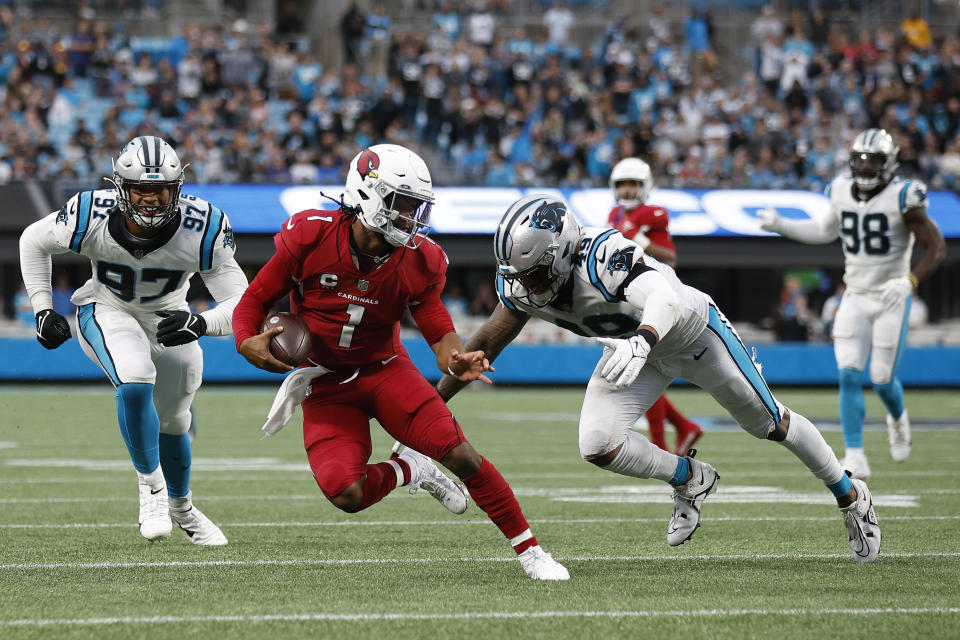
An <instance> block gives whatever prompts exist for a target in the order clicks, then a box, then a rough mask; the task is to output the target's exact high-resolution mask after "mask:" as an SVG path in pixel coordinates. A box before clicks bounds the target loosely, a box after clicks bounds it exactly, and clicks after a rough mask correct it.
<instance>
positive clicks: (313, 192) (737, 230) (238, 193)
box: [184, 185, 960, 238]
mask: <svg viewBox="0 0 960 640" xmlns="http://www.w3.org/2000/svg"><path fill="white" fill-rule="evenodd" d="M342 190H343V187H342V186H340V185H335V186H329V185H328V186H292V187H290V186H287V187H285V186H272V185H270V186H267V185H187V186H185V187H184V192H185V193H191V194H193V195H196V196H199V197H201V198H203V199H205V200H209V201H211V202H216V203H217V205H218V206H220V207H222V208H223V209H224V210H225V211H227V212H228V213H229V215H230V221H231V223H232V224H233V228H234V231H236V232H238V233H274V232H275V231H276V230H277V229H279V227H280V224H281V223H282V222H283V221H284V220H285V219H286V218H287V217H288V216H289V215H291V214H293V213H296V212H297V211H302V210H304V209H335V208H336V207H337V205H336V203H335V202H333V201H331V200H328V199H326V198H324V197H323V196H322V195H321V192H322V193H325V194H326V195H328V196H330V197H332V198H339V197H340V193H341V192H342ZM528 193H549V194H552V195H555V196H558V197H560V198H562V199H563V200H564V201H565V202H566V203H567V204H568V205H569V206H570V207H571V209H572V210H573V212H574V214H575V215H576V216H577V218H578V219H579V220H580V221H581V223H583V224H585V225H590V226H604V225H605V223H606V219H607V214H608V213H609V212H610V209H611V207H612V206H613V204H614V203H613V197H612V195H611V193H610V190H609V189H534V188H522V189H521V188H496V187H438V188H437V189H436V196H437V203H436V205H435V207H434V211H433V215H432V216H431V226H432V228H433V231H434V232H435V233H440V234H488V233H493V232H494V230H495V228H496V224H497V221H498V220H499V219H500V216H501V215H502V214H503V212H504V211H505V210H506V209H507V207H508V206H509V205H510V203H512V202H513V201H514V200H517V199H519V198H521V197H523V196H524V195H526V194H528ZM650 204H656V205H660V206H663V207H666V208H667V210H668V211H670V216H671V217H670V231H671V233H673V234H674V235H677V236H757V237H759V236H773V235H775V234H772V233H768V232H766V231H763V230H761V229H760V223H759V221H758V220H757V217H756V212H757V211H758V210H759V209H762V208H764V207H766V206H772V207H775V208H776V209H777V211H778V212H779V213H780V215H782V216H786V217H789V218H800V219H803V218H806V217H817V216H821V215H825V214H826V213H827V211H828V207H829V204H828V201H827V198H826V197H825V196H824V195H823V194H821V193H816V192H812V191H767V190H757V189H711V190H694V189H691V190H682V189H657V190H655V191H654V192H653V194H652V195H651V197H650ZM929 212H930V216H931V217H932V218H933V219H934V220H935V221H936V222H937V224H938V225H939V226H940V230H941V231H942V232H943V235H944V236H946V237H948V238H958V237H960V197H958V196H957V194H956V193H953V192H950V191H934V192H931V193H930V194H929Z"/></svg>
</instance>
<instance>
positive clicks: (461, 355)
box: [430, 332, 494, 384]
mask: <svg viewBox="0 0 960 640" xmlns="http://www.w3.org/2000/svg"><path fill="white" fill-rule="evenodd" d="M430 348H431V349H433V352H434V353H435V354H436V355H437V367H438V368H439V369H440V371H445V372H446V373H447V374H448V375H452V376H456V377H457V378H458V379H459V380H462V381H463V382H473V381H474V380H482V381H483V382H486V383H487V384H493V381H492V380H490V378H488V377H487V376H485V375H484V373H486V372H487V371H493V370H494V369H493V367H491V366H490V361H489V360H488V359H487V358H486V357H484V354H483V351H480V350H476V351H467V350H466V347H465V346H464V344H463V340H461V339H460V336H458V335H457V334H456V333H455V332H450V333H447V334H445V335H444V336H443V337H442V338H440V340H439V341H437V342H435V343H433V344H432V345H430Z"/></svg>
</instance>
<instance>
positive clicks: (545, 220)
mask: <svg viewBox="0 0 960 640" xmlns="http://www.w3.org/2000/svg"><path fill="white" fill-rule="evenodd" d="M566 212H567V208H566V207H565V206H563V203H560V202H556V201H553V202H550V201H547V202H544V203H543V204H541V205H540V206H539V207H538V208H537V210H536V211H534V212H533V215H532V216H530V226H531V227H533V228H534V229H546V230H547V231H553V232H554V233H559V232H560V231H562V230H563V216H564V214H565V213H566Z"/></svg>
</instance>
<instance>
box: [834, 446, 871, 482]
mask: <svg viewBox="0 0 960 640" xmlns="http://www.w3.org/2000/svg"><path fill="white" fill-rule="evenodd" d="M840 466H841V467H843V468H844V469H845V470H847V471H849V472H850V477H851V478H859V479H860V480H864V481H866V480H869V479H870V465H869V464H868V463H867V454H865V453H864V452H863V449H862V448H853V447H851V448H848V449H847V451H846V453H845V454H844V456H843V460H841V461H840Z"/></svg>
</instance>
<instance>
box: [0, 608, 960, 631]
mask: <svg viewBox="0 0 960 640" xmlns="http://www.w3.org/2000/svg"><path fill="white" fill-rule="evenodd" d="M958 613H960V607H922V608H901V607H886V608H863V609H691V610H672V611H671V610H657V609H641V610H627V611H622V610H621V611H570V610H561V611H479V612H475V613H298V614H272V615H259V616H258V615H219V616H151V617H132V616H131V617H122V618H26V619H21V620H0V627H72V626H99V625H150V624H171V623H174V624H176V623H196V622H214V623H224V622H243V623H257V622H396V621H403V620H423V621H429V620H446V621H453V620H527V619H531V618H541V619H542V618H734V617H744V616H778V617H789V618H800V617H816V616H824V615H842V616H876V615H956V614H958Z"/></svg>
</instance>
